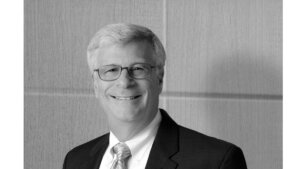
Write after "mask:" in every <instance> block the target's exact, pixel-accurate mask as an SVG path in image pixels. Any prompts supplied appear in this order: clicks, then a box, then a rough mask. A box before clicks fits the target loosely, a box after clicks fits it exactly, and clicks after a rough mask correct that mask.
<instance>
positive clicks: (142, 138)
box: [108, 110, 161, 159]
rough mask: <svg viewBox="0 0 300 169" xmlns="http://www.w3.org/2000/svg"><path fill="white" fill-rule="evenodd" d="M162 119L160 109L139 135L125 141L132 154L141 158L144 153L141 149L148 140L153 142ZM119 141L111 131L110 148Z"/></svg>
mask: <svg viewBox="0 0 300 169" xmlns="http://www.w3.org/2000/svg"><path fill="white" fill-rule="evenodd" d="M160 121H161V114H160V111H159V110H158V112H157V113H156V116H155V117H154V119H153V120H152V121H151V123H150V124H148V126H146V127H145V128H144V129H143V130H142V131H140V132H139V133H138V134H137V135H135V136H134V137H133V138H131V139H130V140H127V141H125V143H126V144H127V145H128V147H129V148H130V151H131V155H132V156H136V157H137V158H138V159H139V157H141V156H142V155H143V152H140V151H139V150H140V149H141V148H142V147H143V146H144V145H147V143H148V142H150V141H152V142H153V140H154V138H155V135H156V133H157V130H158V126H159V123H160ZM119 142H120V141H119V140H118V138H117V137H116V136H115V135H114V134H113V132H111V131H110V135H109V146H108V149H109V150H111V148H112V147H113V146H115V145H116V144H118V143H119ZM151 145H152V144H151Z"/></svg>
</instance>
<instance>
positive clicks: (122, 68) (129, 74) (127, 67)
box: [94, 63, 157, 81]
mask: <svg viewBox="0 0 300 169" xmlns="http://www.w3.org/2000/svg"><path fill="white" fill-rule="evenodd" d="M138 64H142V65H147V66H149V68H150V73H151V72H152V69H153V68H157V66H152V65H150V64H147V63H135V64H133V65H132V66H126V67H122V66H120V65H115V66H118V67H120V68H121V71H120V73H119V75H118V76H117V77H116V78H114V79H112V80H104V79H102V78H101V76H100V69H94V72H97V74H98V77H99V78H100V79H101V80H103V81H115V80H117V79H119V77H120V76H121V74H122V71H123V70H124V69H126V70H127V73H128V76H129V77H130V78H131V79H145V78H146V77H148V76H149V75H150V73H149V75H147V76H146V77H143V78H136V77H133V76H132V74H131V73H130V72H131V71H129V69H130V68H132V67H134V65H138Z"/></svg>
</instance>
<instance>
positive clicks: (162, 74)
mask: <svg viewBox="0 0 300 169" xmlns="http://www.w3.org/2000/svg"><path fill="white" fill-rule="evenodd" d="M163 79H164V71H162V72H160V73H159V76H158V83H159V88H160V89H159V93H161V92H162V89H163V84H164V83H163Z"/></svg>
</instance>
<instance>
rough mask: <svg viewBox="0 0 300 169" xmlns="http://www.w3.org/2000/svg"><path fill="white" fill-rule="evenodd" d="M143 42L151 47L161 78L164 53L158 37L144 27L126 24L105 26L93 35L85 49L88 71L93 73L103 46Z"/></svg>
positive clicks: (164, 58)
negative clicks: (98, 52) (96, 59)
mask: <svg viewBox="0 0 300 169" xmlns="http://www.w3.org/2000/svg"><path fill="white" fill-rule="evenodd" d="M143 40H146V41H147V42H148V43H149V44H150V45H151V46H152V47H153V53H154V56H153V57H154V58H155V61H156V66H157V67H158V69H159V74H160V76H163V73H164V70H163V69H164V65H165V60H166V53H165V50H164V47H163V45H162V43H161V42H160V40H159V39H158V37H157V36H156V35H155V34H154V33H153V32H152V31H151V30H150V29H148V28H146V27H143V26H139V25H134V24H126V23H117V24H110V25H106V26H105V27H103V28H101V29H100V30H99V31H98V32H97V33H96V34H95V35H94V37H93V38H92V40H91V41H90V43H89V45H88V48H87V61H88V65H89V68H90V71H91V72H93V67H94V64H95V58H96V57H97V51H98V50H101V48H102V47H103V46H105V45H107V44H127V43H129V42H134V41H143ZM161 78H162V77H161Z"/></svg>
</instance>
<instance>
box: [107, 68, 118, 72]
mask: <svg viewBox="0 0 300 169" xmlns="http://www.w3.org/2000/svg"><path fill="white" fill-rule="evenodd" d="M109 72H112V73H113V72H118V68H110V69H107V70H105V73H109Z"/></svg>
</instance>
